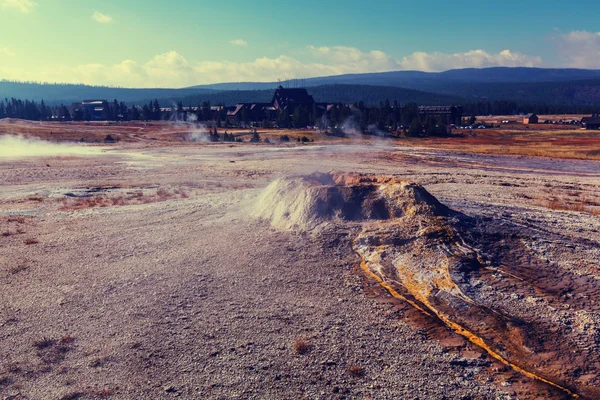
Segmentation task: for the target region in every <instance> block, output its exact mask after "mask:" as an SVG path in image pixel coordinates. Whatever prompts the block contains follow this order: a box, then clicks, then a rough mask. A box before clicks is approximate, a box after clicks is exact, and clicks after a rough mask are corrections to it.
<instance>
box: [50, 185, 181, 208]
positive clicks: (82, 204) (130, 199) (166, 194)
mask: <svg viewBox="0 0 600 400" xmlns="http://www.w3.org/2000/svg"><path fill="white" fill-rule="evenodd" d="M188 197H189V195H188V194H187V192H185V191H184V190H181V189H177V190H174V191H173V192H171V191H169V190H167V189H164V188H159V189H157V190H156V192H155V193H154V194H150V193H144V192H143V191H142V190H136V191H135V192H134V193H131V194H129V195H127V196H115V197H101V196H92V197H83V198H76V199H65V200H63V205H62V206H61V207H60V208H59V210H60V211H77V210H84V209H87V208H96V207H100V208H104V207H119V206H128V205H139V204H150V203H157V202H162V201H167V200H170V199H173V198H182V199H187V198H188Z"/></svg>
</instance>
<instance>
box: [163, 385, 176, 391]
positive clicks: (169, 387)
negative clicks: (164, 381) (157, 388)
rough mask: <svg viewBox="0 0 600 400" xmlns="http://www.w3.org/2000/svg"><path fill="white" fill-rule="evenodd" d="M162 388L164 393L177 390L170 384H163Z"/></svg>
mask: <svg viewBox="0 0 600 400" xmlns="http://www.w3.org/2000/svg"><path fill="white" fill-rule="evenodd" d="M163 390H164V391H165V392H166V393H176V392H177V389H175V387H174V386H171V385H167V386H163Z"/></svg>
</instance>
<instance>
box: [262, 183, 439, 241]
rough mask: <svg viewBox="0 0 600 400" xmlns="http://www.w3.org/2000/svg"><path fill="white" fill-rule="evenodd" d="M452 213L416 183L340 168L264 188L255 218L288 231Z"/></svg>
mask: <svg viewBox="0 0 600 400" xmlns="http://www.w3.org/2000/svg"><path fill="white" fill-rule="evenodd" d="M448 212H449V210H448V208H447V207H446V206H444V205H443V204H441V203H440V202H439V201H437V199H436V198H435V197H433V196H432V195H431V194H429V193H428V192H427V191H426V190H425V189H423V188H422V187H421V186H419V185H416V184H414V183H412V182H408V181H402V180H398V179H394V178H389V177H369V176H365V175H359V174H345V173H338V172H332V173H329V174H321V173H316V174H312V175H309V176H305V177H298V178H292V179H279V180H277V181H275V182H273V183H272V184H271V185H269V186H268V187H267V188H266V189H265V191H264V192H263V193H262V194H261V196H260V197H259V199H258V201H257V203H256V206H255V209H254V215H255V216H256V217H259V218H263V219H266V220H269V221H271V223H272V224H273V225H274V226H277V227H279V228H283V229H289V230H291V229H312V228H315V227H317V226H320V225H323V224H325V223H327V222H335V221H342V222H343V221H368V220H373V221H376V220H393V219H397V218H401V217H403V216H406V215H408V216H413V215H417V214H422V215H430V216H442V215H447V214H448Z"/></svg>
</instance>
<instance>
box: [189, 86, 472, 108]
mask: <svg viewBox="0 0 600 400" xmlns="http://www.w3.org/2000/svg"><path fill="white" fill-rule="evenodd" d="M307 90H308V92H309V93H310V94H311V95H312V96H313V98H314V99H315V101H316V102H318V103H343V104H352V103H358V102H360V101H362V102H363V103H365V104H366V105H377V104H379V103H380V102H382V101H384V100H386V99H387V100H389V101H390V102H392V103H393V102H394V101H397V102H398V103H399V104H406V103H411V102H414V103H418V104H429V105H444V104H460V103H461V102H463V101H464V99H462V98H460V97H457V96H447V95H440V94H435V93H426V92H421V91H419V90H412V89H403V88H396V87H385V86H364V85H323V86H316V87H311V88H307ZM272 98H273V89H266V90H228V91H223V92H219V93H207V94H194V95H191V96H186V97H183V98H182V99H181V101H182V102H183V104H184V105H197V104H201V103H202V102H204V101H209V102H210V103H211V104H226V105H231V104H235V103H255V102H256V103H268V102H270V101H271V100H272Z"/></svg>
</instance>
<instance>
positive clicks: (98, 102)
mask: <svg viewBox="0 0 600 400" xmlns="http://www.w3.org/2000/svg"><path fill="white" fill-rule="evenodd" d="M105 103H108V102H107V101H106V100H84V101H82V102H81V104H83V105H88V104H89V105H92V104H100V105H103V104H105Z"/></svg>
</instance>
